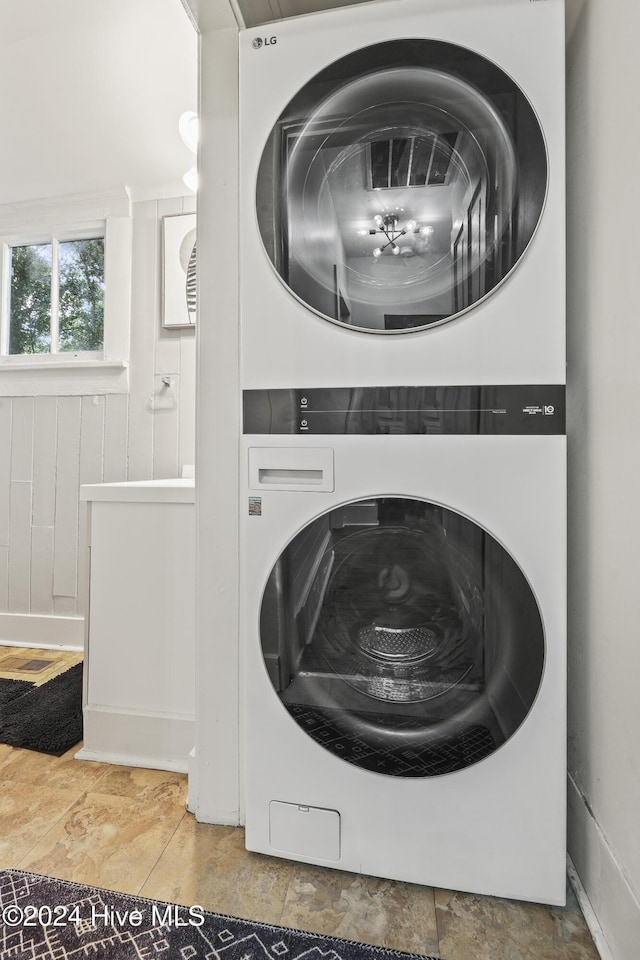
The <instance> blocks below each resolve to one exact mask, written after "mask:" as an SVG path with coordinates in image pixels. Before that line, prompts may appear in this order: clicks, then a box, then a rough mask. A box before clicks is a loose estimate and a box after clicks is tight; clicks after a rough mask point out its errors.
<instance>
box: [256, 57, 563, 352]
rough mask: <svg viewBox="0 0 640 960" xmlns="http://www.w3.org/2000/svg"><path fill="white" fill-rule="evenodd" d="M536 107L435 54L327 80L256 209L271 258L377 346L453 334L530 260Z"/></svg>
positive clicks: (351, 65)
mask: <svg viewBox="0 0 640 960" xmlns="http://www.w3.org/2000/svg"><path fill="white" fill-rule="evenodd" d="M546 186H547V155H546V148H545V143H544V137H543V134H542V131H541V128H540V125H539V123H538V120H537V118H536V116H535V113H534V111H533V109H532V107H531V105H530V103H529V101H528V100H527V98H526V97H525V95H524V93H523V92H522V91H521V90H520V88H519V87H518V86H517V85H516V84H515V83H514V81H513V80H512V79H511V78H510V77H508V76H507V75H506V74H505V73H504V72H503V71H502V70H501V69H499V68H498V67H497V66H495V64H493V63H491V62H490V61H488V60H487V59H486V58H484V57H482V56H480V55H479V54H477V53H474V52H473V51H470V50H467V49H465V48H462V47H458V46H455V45H453V44H449V43H443V42H440V41H434V40H396V41H389V42H386V43H381V44H376V45H373V46H370V47H366V48H363V49H361V50H358V51H356V52H355V53H352V54H350V55H349V56H346V57H343V58H342V59H341V60H338V61H337V62H336V63H334V64H332V65H331V66H330V67H327V68H326V69H325V70H323V71H322V72H321V73H320V74H318V75H317V76H315V77H313V78H312V79H311V80H310V81H309V82H308V83H307V84H306V85H305V86H304V87H303V88H302V90H301V91H300V92H299V93H298V94H297V95H296V96H295V97H294V98H293V99H292V100H291V102H290V103H289V104H288V105H287V107H286V108H285V110H284V111H283V112H282V114H281V115H280V117H279V118H278V120H277V122H276V124H275V125H274V127H273V130H272V132H271V135H270V137H269V140H268V142H267V144H266V146H265V148H264V152H263V155H262V159H261V162H260V167H259V173H258V180H257V189H256V210H257V218H258V225H259V229H260V234H261V237H262V241H263V243H264V247H265V250H266V252H267V254H268V256H269V258H270V260H271V262H272V264H273V266H274V268H275V270H276V272H277V274H278V276H279V277H280V279H281V280H282V282H283V283H284V284H285V285H286V286H287V288H288V289H289V290H290V292H291V293H292V294H293V295H294V296H295V297H296V298H297V299H298V300H299V301H301V302H302V303H303V304H304V305H305V306H306V307H308V308H309V309H311V310H312V311H314V312H315V313H317V314H319V315H320V316H322V317H324V318H325V319H327V320H331V321H333V322H335V323H338V324H344V325H345V326H349V327H351V328H356V329H359V330H363V331H366V332H369V333H400V332H406V331H409V330H415V329H416V328H424V327H428V326H431V325H433V324H437V323H441V322H444V321H446V320H450V319H451V318H452V317H455V316H457V315H458V314H460V313H463V312H464V311H466V310H468V309H470V308H471V307H473V306H474V305H475V304H477V303H479V302H480V301H482V300H483V299H484V298H485V297H486V296H487V295H488V294H490V293H491V291H492V290H494V289H495V288H496V287H497V286H498V285H499V284H500V283H501V282H502V281H503V280H504V279H505V277H506V276H507V275H508V274H509V273H510V272H511V270H512V269H513V268H514V266H515V265H516V264H517V263H518V261H519V260H520V258H521V257H522V255H523V253H524V251H525V249H526V247H527V245H528V244H529V242H530V240H531V238H532V236H533V233H534V231H535V229H536V226H537V224H538V221H539V219H540V216H541V214H542V209H543V205H544V200H545V196H546Z"/></svg>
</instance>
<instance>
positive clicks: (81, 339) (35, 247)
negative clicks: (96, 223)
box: [6, 237, 104, 355]
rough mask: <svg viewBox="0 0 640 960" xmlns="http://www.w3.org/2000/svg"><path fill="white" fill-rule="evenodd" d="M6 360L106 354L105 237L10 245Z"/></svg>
mask: <svg viewBox="0 0 640 960" xmlns="http://www.w3.org/2000/svg"><path fill="white" fill-rule="evenodd" d="M8 259H9V270H8V274H9V297H8V311H7V312H8V321H9V322H8V349H7V351H6V352H7V354H8V355H24V354H48V353H51V354H56V353H69V352H73V353H76V352H82V353H96V352H102V349H103V345H104V238H103V237H90V238H79V239H73V240H66V239H64V240H59V239H57V238H55V237H54V238H52V239H51V241H50V242H47V243H29V244H20V245H15V246H10V247H9V248H8Z"/></svg>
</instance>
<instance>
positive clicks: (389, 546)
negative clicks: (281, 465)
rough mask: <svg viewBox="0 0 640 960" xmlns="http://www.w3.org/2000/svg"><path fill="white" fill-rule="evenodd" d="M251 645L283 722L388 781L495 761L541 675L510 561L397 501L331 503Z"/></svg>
mask: <svg viewBox="0 0 640 960" xmlns="http://www.w3.org/2000/svg"><path fill="white" fill-rule="evenodd" d="M260 638H261V646H262V653H263V656H264V661H265V665H266V668H267V672H268V674H269V677H270V679H271V682H272V684H273V687H274V689H275V691H276V692H277V694H278V696H279V698H280V700H281V701H282V703H283V705H284V706H285V707H286V709H287V711H288V712H289V714H290V715H291V717H292V718H293V720H294V721H295V722H296V723H297V724H299V725H300V727H301V728H302V729H303V730H304V731H305V732H306V733H307V734H308V735H309V736H310V737H312V738H313V739H314V740H316V741H317V742H318V743H319V744H321V745H322V746H323V747H325V748H326V749H327V750H329V751H331V752H332V753H334V754H335V755H336V756H338V757H340V758H342V759H343V760H346V761H348V762H349V763H353V764H355V765H357V766H359V767H364V768H366V769H367V770H373V771H375V772H378V773H382V774H386V775H390V776H396V777H430V776H439V775H442V774H447V773H452V772H454V771H456V770H461V769H464V768H465V767H468V766H470V765H472V764H474V763H477V762H479V761H480V760H483V759H484V758H485V757H487V756H489V755H490V754H492V753H493V752H494V751H495V750H497V749H498V748H499V747H500V746H501V745H502V744H503V743H504V742H505V741H506V740H508V739H509V738H510V737H511V736H512V735H513V734H514V733H515V731H516V730H517V729H518V727H519V726H520V724H521V723H522V722H523V720H524V719H525V717H526V716H527V714H528V713H529V711H530V709H531V707H532V705H533V703H534V700H535V698H536V695H537V692H538V689H539V686H540V683H541V680H542V674H543V669H544V649H545V645H544V632H543V627H542V620H541V617H540V612H539V609H538V605H537V603H536V600H535V598H534V596H533V593H532V591H531V588H530V587H529V584H528V582H527V580H526V578H525V577H524V575H523V573H522V571H521V570H520V568H519V567H518V565H517V564H516V562H515V561H514V559H513V558H512V557H511V556H510V555H509V554H508V553H507V552H506V551H505V549H504V548H503V547H502V546H501V545H500V544H499V543H498V542H497V541H496V540H495V539H494V538H493V537H491V536H490V535H489V534H488V533H487V531H486V530H484V529H482V528H481V527H479V526H478V525H477V524H475V523H473V522H472V521H471V520H469V519H467V518H466V517H464V516H461V515H460V514H458V513H455V512H453V511H451V510H447V509H446V508H444V507H442V506H438V505H436V504H433V503H429V502H427V501H421V500H410V499H404V498H399V497H382V498H377V499H373V500H361V501H356V502H353V503H350V504H347V505H346V506H341V507H337V508H335V509H333V510H331V511H330V512H328V513H326V514H323V515H322V516H320V517H318V518H317V519H316V520H314V521H313V522H312V523H310V524H309V525H308V526H306V527H305V528H304V529H303V530H302V531H301V532H300V533H299V534H298V535H297V536H296V537H295V538H294V539H293V540H292V541H291V542H290V543H289V545H288V546H287V547H286V548H285V550H284V551H283V552H282V554H281V555H280V557H279V558H278V561H277V562H276V564H275V566H274V567H273V570H272V571H271V574H270V576H269V579H268V582H267V585H266V588H265V592H264V596H263V599H262V606H261V611H260Z"/></svg>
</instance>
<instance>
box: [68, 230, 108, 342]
mask: <svg viewBox="0 0 640 960" xmlns="http://www.w3.org/2000/svg"><path fill="white" fill-rule="evenodd" d="M58 309H59V315H60V321H59V341H58V342H59V349H60V350H102V344H103V340H104V240H70V241H66V242H64V243H61V244H60V301H59V308H58Z"/></svg>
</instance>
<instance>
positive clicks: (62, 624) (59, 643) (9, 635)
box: [0, 613, 84, 650]
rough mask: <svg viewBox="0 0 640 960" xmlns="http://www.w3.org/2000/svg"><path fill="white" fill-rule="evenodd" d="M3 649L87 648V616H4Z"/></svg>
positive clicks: (0, 634) (0, 633)
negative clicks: (85, 632) (85, 638)
mask: <svg viewBox="0 0 640 960" xmlns="http://www.w3.org/2000/svg"><path fill="white" fill-rule="evenodd" d="M0 646H5V647H34V648H36V649H38V650H82V649H84V617H53V616H51V617H48V616H45V615H40V614H32V613H0Z"/></svg>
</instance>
